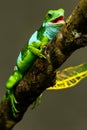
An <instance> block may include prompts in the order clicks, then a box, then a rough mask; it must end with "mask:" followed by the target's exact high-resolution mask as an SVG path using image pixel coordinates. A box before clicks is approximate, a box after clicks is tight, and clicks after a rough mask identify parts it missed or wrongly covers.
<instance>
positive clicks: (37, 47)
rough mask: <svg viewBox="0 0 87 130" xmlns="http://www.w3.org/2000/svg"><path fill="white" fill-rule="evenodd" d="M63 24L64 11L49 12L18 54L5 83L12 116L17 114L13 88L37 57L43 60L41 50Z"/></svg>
mask: <svg viewBox="0 0 87 130" xmlns="http://www.w3.org/2000/svg"><path fill="white" fill-rule="evenodd" d="M64 23H65V22H64V9H62V8H60V9H58V10H49V11H48V12H47V13H46V15H45V19H44V21H43V23H42V25H41V27H40V28H39V29H38V30H36V31H35V32H34V34H33V35H32V36H31V37H30V38H29V40H28V43H27V44H26V45H25V47H24V48H23V49H22V51H21V52H20V53H19V56H18V58H17V62H16V66H15V69H14V72H13V74H12V75H11V76H10V77H9V79H8V80H7V82H6V89H7V96H8V98H10V102H11V106H12V111H13V115H15V113H16V112H17V109H16V107H15V103H17V101H16V98H15V96H14V93H13V87H14V86H15V85H16V84H18V82H19V81H20V80H21V79H22V78H23V76H24V74H25V72H26V71H27V69H28V68H29V67H30V66H31V65H32V64H33V62H34V61H35V59H36V57H37V56H39V57H40V58H42V57H43V58H45V56H44V55H43V54H42V49H43V48H44V46H45V45H46V44H47V43H48V42H49V41H50V40H52V39H53V38H54V37H55V36H56V34H57V33H58V32H59V31H60V30H61V27H62V26H63V25H64Z"/></svg>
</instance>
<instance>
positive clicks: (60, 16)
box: [43, 8, 65, 39]
mask: <svg viewBox="0 0 87 130" xmlns="http://www.w3.org/2000/svg"><path fill="white" fill-rule="evenodd" d="M64 23H65V22H64V9H62V8H60V9H58V10H49V11H48V12H47V14H46V16H45V19H44V22H43V27H44V28H45V34H46V35H47V36H48V38H49V39H52V38H53V37H54V36H55V35H56V34H57V33H58V32H59V31H60V30H61V27H62V26H63V25H64Z"/></svg>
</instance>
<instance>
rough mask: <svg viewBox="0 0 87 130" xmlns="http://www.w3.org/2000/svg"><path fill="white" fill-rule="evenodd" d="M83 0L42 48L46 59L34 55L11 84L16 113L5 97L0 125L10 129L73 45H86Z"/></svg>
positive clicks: (47, 84)
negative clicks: (20, 76) (20, 77)
mask: <svg viewBox="0 0 87 130" xmlns="http://www.w3.org/2000/svg"><path fill="white" fill-rule="evenodd" d="M86 23H87V0H80V2H79V4H78V5H77V6H76V7H75V9H74V11H73V12H72V14H71V15H70V17H69V18H68V19H67V20H66V23H65V25H64V27H63V28H62V30H61V31H60V32H59V33H58V35H57V36H56V37H55V38H54V39H53V40H52V41H50V42H49V43H48V45H47V46H46V47H45V48H44V50H43V54H44V55H46V57H47V59H40V58H37V59H36V61H35V62H34V63H33V65H32V66H31V68H29V70H28V71H27V72H26V74H25V75H24V78H23V79H22V80H21V81H20V82H19V83H18V85H16V86H15V87H14V94H15V97H16V99H17V101H18V104H16V108H17V109H18V110H19V113H18V114H17V116H16V117H13V115H12V111H11V104H10V101H9V99H8V98H7V99H6V100H4V99H2V101H1V103H0V129H4V130H11V129H12V128H13V126H14V125H15V124H16V123H17V122H19V121H20V120H21V119H22V117H23V115H24V113H25V111H26V110H27V108H28V107H29V106H30V105H31V104H32V103H33V102H34V101H35V100H36V99H37V97H38V96H39V95H40V94H41V93H42V92H43V91H44V90H46V88H47V87H50V86H52V85H54V83H55V80H56V77H55V74H56V71H57V69H58V68H59V67H60V66H61V65H62V64H63V63H64V62H65V61H66V60H67V58H68V57H69V56H70V55H71V54H72V53H73V52H74V51H75V50H77V49H79V48H81V47H85V46H86V45H87V25H86Z"/></svg>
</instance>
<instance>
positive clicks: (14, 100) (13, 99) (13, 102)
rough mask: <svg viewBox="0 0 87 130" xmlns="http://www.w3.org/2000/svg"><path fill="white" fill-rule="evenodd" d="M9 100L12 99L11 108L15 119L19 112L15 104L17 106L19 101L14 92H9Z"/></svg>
mask: <svg viewBox="0 0 87 130" xmlns="http://www.w3.org/2000/svg"><path fill="white" fill-rule="evenodd" d="M8 98H9V99H10V102H11V108H12V113H13V116H14V117H15V116H16V114H17V113H18V112H19V111H18V110H17V109H16V107H15V104H17V103H18V102H17V100H16V98H15V96H14V93H13V91H12V90H8Z"/></svg>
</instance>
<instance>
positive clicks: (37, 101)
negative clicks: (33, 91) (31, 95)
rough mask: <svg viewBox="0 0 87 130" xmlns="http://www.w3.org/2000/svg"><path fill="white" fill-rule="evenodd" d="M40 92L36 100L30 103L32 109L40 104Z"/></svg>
mask: <svg viewBox="0 0 87 130" xmlns="http://www.w3.org/2000/svg"><path fill="white" fill-rule="evenodd" d="M41 98H42V94H40V96H39V97H38V98H37V99H36V101H35V102H34V103H33V105H32V109H34V108H35V107H36V106H38V105H40V103H41Z"/></svg>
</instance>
